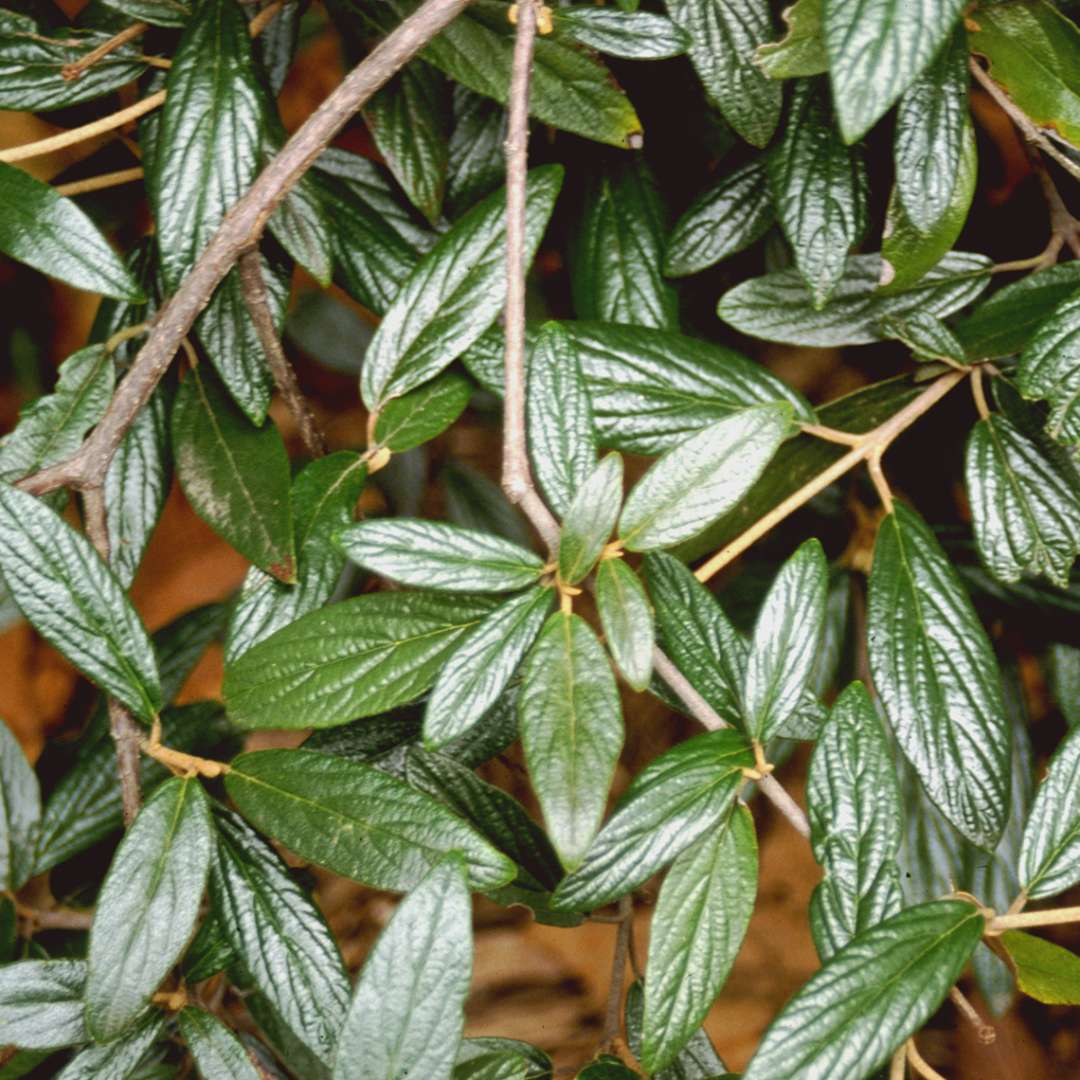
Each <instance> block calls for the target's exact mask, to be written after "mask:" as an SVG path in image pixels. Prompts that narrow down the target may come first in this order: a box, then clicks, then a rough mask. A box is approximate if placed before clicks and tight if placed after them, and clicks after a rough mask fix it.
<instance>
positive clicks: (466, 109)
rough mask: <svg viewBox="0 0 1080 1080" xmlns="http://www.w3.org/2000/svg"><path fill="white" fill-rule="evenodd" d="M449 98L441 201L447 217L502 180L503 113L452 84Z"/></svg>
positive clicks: (465, 208)
mask: <svg viewBox="0 0 1080 1080" xmlns="http://www.w3.org/2000/svg"><path fill="white" fill-rule="evenodd" d="M453 98H454V130H453V131H452V132H451V134H450V171H449V176H448V177H447V181H446V200H445V204H446V213H447V216H448V217H450V218H456V217H458V216H460V215H461V214H463V213H464V212H465V211H466V210H468V209H469V207H470V206H472V205H474V204H475V203H476V202H477V201H478V200H479V199H482V198H483V197H484V196H485V195H490V194H491V193H492V192H493V191H494V190H495V189H496V188H499V187H502V185H503V183H504V182H505V177H506V155H505V152H504V150H503V140H504V139H505V137H506V135H505V128H506V113H505V111H504V110H503V109H502V107H501V106H499V105H497V104H496V103H495V102H494V101H492V100H490V98H486V97H481V96H480V95H479V94H474V93H473V92H472V91H471V90H467V89H466V88H465V87H464V86H462V85H461V84H460V83H455V84H454V85H453Z"/></svg>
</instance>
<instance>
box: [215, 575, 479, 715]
mask: <svg viewBox="0 0 1080 1080" xmlns="http://www.w3.org/2000/svg"><path fill="white" fill-rule="evenodd" d="M489 611H490V604H489V603H488V602H486V601H483V602H481V601H480V600H479V599H477V598H468V597H462V596H439V595H437V594H433V593H426V594H425V593H417V594H411V595H403V594H401V593H381V594H371V595H367V596H358V597H355V598H354V599H352V600H345V601H343V602H342V603H340V604H333V605H331V606H330V607H327V608H323V609H322V610H319V611H313V612H311V613H309V614H307V615H304V616H303V617H302V618H300V619H297V620H296V622H294V623H290V624H289V625H288V626H285V627H282V629H280V630H277V631H275V632H274V633H273V634H271V635H270V637H268V638H267V639H266V640H265V641H261V642H259V644H258V645H256V646H255V647H254V648H252V649H249V650H248V651H247V652H246V653H244V654H243V656H241V657H240V658H239V659H237V660H236V661H234V662H233V663H232V664H231V665H229V667H228V668H227V669H226V672H225V683H224V687H223V692H224V696H225V701H226V703H227V704H228V709H229V716H230V718H231V719H232V720H233V722H234V723H235V724H237V725H238V726H239V727H242V728H247V729H250V728H266V727H278V728H294V729H295V728H309V727H316V728H318V727H333V726H334V725H335V724H343V723H345V722H346V721H348V720H355V719H357V718H358V717H362V716H374V715H375V714H377V713H380V712H383V711H385V710H386V709H390V708H393V707H394V706H395V705H403V704H405V702H408V701H412V700H414V699H415V698H417V697H419V696H420V695H421V694H422V693H423V692H424V691H425V690H427V688H428V687H429V686H431V684H432V683H433V682H434V681H435V677H436V675H437V674H438V672H439V669H440V668H441V667H442V665H443V663H444V662H445V660H446V659H447V657H448V656H449V655H450V652H451V650H452V649H453V648H454V646H455V645H456V644H457V643H458V641H459V640H460V638H461V637H462V635H463V634H464V633H466V632H467V631H468V630H470V629H472V628H473V627H474V626H476V625H477V624H478V623H479V622H480V620H481V619H482V618H483V617H484V616H485V615H486V614H487V613H488V612H489Z"/></svg>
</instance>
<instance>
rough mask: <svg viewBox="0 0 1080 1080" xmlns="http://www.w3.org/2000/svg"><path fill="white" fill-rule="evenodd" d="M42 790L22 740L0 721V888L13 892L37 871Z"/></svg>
mask: <svg viewBox="0 0 1080 1080" xmlns="http://www.w3.org/2000/svg"><path fill="white" fill-rule="evenodd" d="M40 831H41V791H40V789H39V787H38V779H37V775H36V774H35V773H34V770H33V769H32V768H31V766H30V762H29V761H27V760H26V755H25V754H24V753H23V749H22V747H21V746H20V745H19V740H18V739H16V738H15V735H14V734H13V732H12V731H11V729H10V728H9V727H8V726H7V724H6V723H4V721H3V720H0V885H2V886H3V888H5V889H7V890H9V891H10V892H12V893H14V892H17V891H18V890H19V889H21V888H22V886H23V885H24V884H25V883H26V879H27V878H29V877H30V875H31V873H32V872H33V868H34V861H35V856H36V854H37V843H38V834H39V833H40Z"/></svg>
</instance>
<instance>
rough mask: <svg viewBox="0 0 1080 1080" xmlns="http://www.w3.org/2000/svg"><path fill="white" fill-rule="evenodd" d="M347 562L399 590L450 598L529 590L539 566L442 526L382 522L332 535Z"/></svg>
mask: <svg viewBox="0 0 1080 1080" xmlns="http://www.w3.org/2000/svg"><path fill="white" fill-rule="evenodd" d="M336 543H337V545H338V547H339V548H340V549H341V550H342V551H343V552H345V554H346V555H347V556H348V558H349V559H351V560H352V561H353V562H354V563H357V564H358V565H360V566H363V567H365V568H367V569H368V570H370V571H371V572H372V573H374V574H379V575H380V576H381V577H386V578H390V579H391V580H392V581H398V582H400V583H401V584H403V585H416V586H420V587H424V588H428V589H438V590H440V591H441V590H447V591H450V592H510V591H511V590H513V589H524V588H526V587H527V586H529V585H532V584H534V583H535V582H536V581H537V579H538V578H539V577H540V575H541V573H542V572H543V569H544V564H543V561H542V560H541V559H540V557H539V556H537V555H534V554H533V553H532V552H531V551H526V550H525V549H524V548H522V547H519V546H518V545H517V544H512V543H510V541H509V540H503V539H502V538H501V537H498V536H492V535H491V534H490V533H484V532H479V531H477V530H476V529H462V528H461V527H460V526H457V525H449V524H447V523H446V522H443V521H423V520H421V519H419V518H415V519H412V518H394V519H389V518H384V519H382V520H378V521H361V522H360V523H359V524H357V525H351V526H350V527H349V528H347V529H343V530H342V531H341V532H339V533H338V534H337V538H336Z"/></svg>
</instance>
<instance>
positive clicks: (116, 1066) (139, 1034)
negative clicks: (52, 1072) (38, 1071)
mask: <svg viewBox="0 0 1080 1080" xmlns="http://www.w3.org/2000/svg"><path fill="white" fill-rule="evenodd" d="M164 1027H165V1018H164V1016H162V1015H161V1014H160V1013H158V1014H157V1015H151V1016H148V1017H147V1018H146V1019H145V1020H144V1021H143V1022H142V1023H141V1024H139V1026H138V1027H135V1028H132V1029H131V1030H130V1031H128V1032H125V1034H123V1035H122V1036H120V1038H118V1039H114V1040H113V1041H112V1042H110V1043H106V1044H105V1045H104V1046H88V1047H87V1048H86V1049H85V1050H83V1051H81V1052H80V1053H78V1054H76V1055H75V1057H73V1058H72V1059H71V1061H70V1062H68V1064H67V1066H66V1067H65V1068H64V1070H63V1071H62V1072H60V1073H57V1074H56V1080H103V1078H105V1077H114V1076H115V1077H124V1078H125V1080H127V1078H128V1077H130V1076H131V1075H132V1074H133V1073H134V1072H135V1070H136V1069H137V1068H138V1066H139V1063H140V1062H141V1061H142V1060H143V1058H145V1057H146V1055H147V1052H148V1051H149V1050H150V1047H152V1046H153V1045H154V1043H155V1042H157V1040H158V1039H159V1038H160V1037H161V1033H162V1030H163V1029H164Z"/></svg>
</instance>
